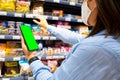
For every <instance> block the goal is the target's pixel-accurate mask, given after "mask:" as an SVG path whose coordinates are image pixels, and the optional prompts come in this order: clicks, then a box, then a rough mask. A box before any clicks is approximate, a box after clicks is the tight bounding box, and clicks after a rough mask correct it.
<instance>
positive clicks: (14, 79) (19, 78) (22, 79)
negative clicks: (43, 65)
mask: <svg viewBox="0 0 120 80" xmlns="http://www.w3.org/2000/svg"><path fill="white" fill-rule="evenodd" d="M0 80H27V79H26V78H24V77H11V78H0Z"/></svg>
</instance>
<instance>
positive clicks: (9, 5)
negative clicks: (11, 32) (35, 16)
mask: <svg viewBox="0 0 120 80" xmlns="http://www.w3.org/2000/svg"><path fill="white" fill-rule="evenodd" d="M0 10H2V11H8V12H14V11H15V0H0Z"/></svg>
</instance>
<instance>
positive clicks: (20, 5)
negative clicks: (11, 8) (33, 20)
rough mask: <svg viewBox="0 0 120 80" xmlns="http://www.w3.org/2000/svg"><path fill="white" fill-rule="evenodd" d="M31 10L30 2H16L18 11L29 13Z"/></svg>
mask: <svg viewBox="0 0 120 80" xmlns="http://www.w3.org/2000/svg"><path fill="white" fill-rule="evenodd" d="M29 11H30V2H25V1H17V2H16V12H19V13H27V12H29Z"/></svg>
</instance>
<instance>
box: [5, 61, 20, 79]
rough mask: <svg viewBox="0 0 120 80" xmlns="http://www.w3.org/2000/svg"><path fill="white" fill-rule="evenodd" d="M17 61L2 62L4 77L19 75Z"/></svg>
mask: <svg viewBox="0 0 120 80" xmlns="http://www.w3.org/2000/svg"><path fill="white" fill-rule="evenodd" d="M19 71H20V70H19V65H18V62H15V61H14V62H5V63H4V75H5V76H6V77H18V76H19Z"/></svg>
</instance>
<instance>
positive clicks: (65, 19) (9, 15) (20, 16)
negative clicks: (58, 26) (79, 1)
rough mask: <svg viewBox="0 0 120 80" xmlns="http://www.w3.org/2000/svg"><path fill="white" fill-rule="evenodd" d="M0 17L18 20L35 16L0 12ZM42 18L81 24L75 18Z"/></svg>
mask: <svg viewBox="0 0 120 80" xmlns="http://www.w3.org/2000/svg"><path fill="white" fill-rule="evenodd" d="M0 16H8V17H18V18H35V17H36V15H35V14H22V13H16V12H5V11H0ZM44 17H45V18H46V19H47V20H60V21H69V22H79V23H82V20H81V19H76V18H65V17H56V16H47V15H44Z"/></svg>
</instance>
